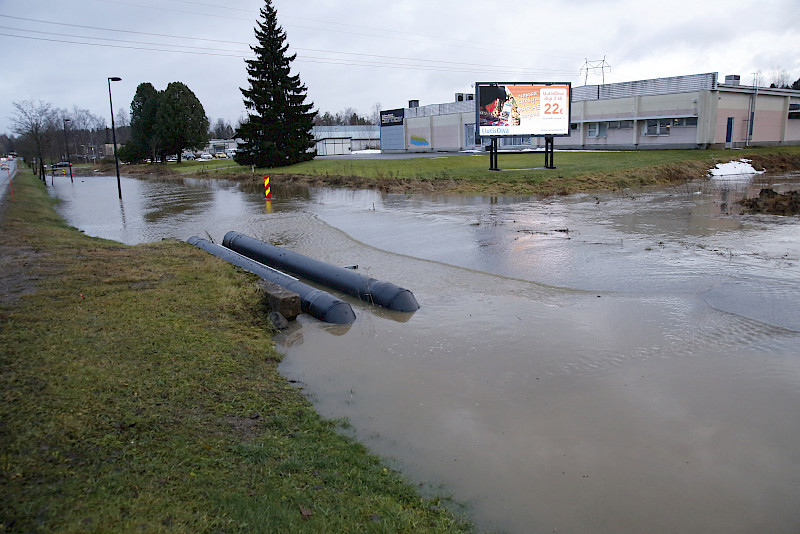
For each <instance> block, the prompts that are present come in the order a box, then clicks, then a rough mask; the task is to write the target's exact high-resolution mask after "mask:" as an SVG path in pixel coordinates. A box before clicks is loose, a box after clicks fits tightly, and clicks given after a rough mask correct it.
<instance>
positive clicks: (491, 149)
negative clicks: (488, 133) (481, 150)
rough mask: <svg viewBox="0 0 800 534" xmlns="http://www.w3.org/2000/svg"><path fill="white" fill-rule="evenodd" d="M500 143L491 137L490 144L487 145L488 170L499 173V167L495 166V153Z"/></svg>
mask: <svg viewBox="0 0 800 534" xmlns="http://www.w3.org/2000/svg"><path fill="white" fill-rule="evenodd" d="M499 145H500V143H499V142H498V140H497V137H492V140H491V144H490V145H489V170H490V171H499V170H500V167H498V166H497V153H498V152H499Z"/></svg>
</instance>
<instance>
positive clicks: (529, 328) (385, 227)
mask: <svg viewBox="0 0 800 534" xmlns="http://www.w3.org/2000/svg"><path fill="white" fill-rule="evenodd" d="M762 186H768V187H770V188H773V189H775V190H776V191H786V190H792V189H798V188H800V177H799V176H797V175H784V176H763V175H762V176H756V177H748V176H744V177H731V178H730V179H717V180H702V181H698V182H693V183H689V184H685V185H682V186H678V187H675V188H671V189H668V190H660V191H651V192H637V193H626V194H623V193H616V194H610V193H609V194H603V195H583V196H572V197H564V198H556V199H544V200H537V199H531V198H527V197H526V198H510V197H475V196H415V195H412V196H405V195H382V194H379V193H376V192H372V191H347V190H333V189H302V188H296V189H285V188H281V187H280V184H273V186H272V191H273V194H274V195H275V197H276V199H275V200H273V201H272V202H271V203H270V204H267V203H266V202H265V201H264V199H263V198H262V195H263V190H262V191H259V190H258V189H256V188H253V190H252V191H247V190H244V189H243V188H242V186H239V185H236V184H230V183H220V182H205V181H198V180H191V179H187V180H184V181H182V182H179V183H176V182H174V181H168V182H160V181H157V180H148V181H144V180H128V179H123V201H122V202H121V203H120V202H119V200H118V199H117V192H116V181H115V178H109V177H92V178H82V179H80V180H76V183H75V184H70V183H69V182H68V181H67V182H63V181H61V182H58V181H57V183H56V184H55V186H54V187H53V188H52V191H53V194H54V195H56V196H58V197H59V198H61V199H62V203H61V204H60V205H59V211H60V212H61V213H62V214H63V215H64V216H65V217H66V218H67V220H68V221H69V222H70V224H72V225H74V226H77V227H78V228H81V229H82V230H84V231H85V232H86V233H87V234H90V235H97V236H101V237H105V238H110V239H115V240H118V241H122V242H125V243H138V242H145V241H153V240H157V239H161V238H167V237H172V238H178V239H186V238H188V237H190V236H192V235H199V236H201V237H208V236H210V237H211V238H212V239H214V240H215V241H216V242H218V243H219V242H221V241H222V236H223V235H224V234H225V232H227V231H229V230H236V231H240V232H243V233H246V234H249V235H253V236H255V237H258V238H261V239H264V240H267V241H272V242H275V243H278V244H283V245H284V246H287V247H290V248H292V249H293V250H296V251H298V252H301V253H305V254H308V255H311V256H313V257H316V258H319V259H323V260H326V261H329V262H331V263H333V264H337V265H354V264H357V265H358V266H359V270H360V271H361V272H364V273H366V274H369V275H371V276H373V277H375V278H378V279H382V280H387V281H391V282H394V283H396V284H398V285H401V286H403V287H406V288H408V289H410V290H411V291H412V292H413V293H414V295H415V296H416V298H417V300H418V301H419V302H420V304H421V306H422V307H421V308H420V310H418V311H417V312H415V313H413V314H398V313H393V312H388V311H385V310H381V309H377V308H373V307H370V306H367V305H365V304H363V303H361V302H360V301H355V300H352V299H347V300H349V301H350V302H351V303H352V305H353V307H354V309H355V311H356V314H357V315H358V319H357V321H356V323H355V324H353V325H350V326H348V327H341V326H330V325H325V324H323V323H320V322H318V321H316V320H314V319H312V318H309V317H305V316H301V318H300V319H299V320H298V321H297V322H296V324H294V325H292V327H291V328H290V329H289V330H287V331H285V332H284V333H282V334H280V335H279V336H278V337H277V339H276V341H277V343H278V346H279V348H280V349H281V351H282V352H283V353H284V354H285V355H286V358H285V359H284V361H283V363H282V364H281V369H282V372H283V373H284V374H285V375H286V376H287V377H289V378H291V379H293V380H297V381H299V383H301V384H302V385H303V387H304V389H305V391H306V392H307V393H308V394H309V396H310V397H311V399H312V400H313V401H314V403H315V405H316V406H317V408H318V410H319V411H320V412H321V413H322V414H323V415H324V416H327V417H346V418H348V419H349V420H350V422H351V423H352V426H353V429H354V432H355V433H356V435H357V436H358V438H359V439H360V440H362V441H363V442H364V443H365V444H367V445H368V446H369V447H370V448H371V449H372V450H373V451H375V452H376V453H378V454H380V455H381V456H383V457H385V458H387V459H388V460H389V461H391V462H393V463H394V465H396V466H397V468H399V469H401V470H402V471H403V472H404V473H405V474H406V475H407V477H408V478H409V479H410V480H412V481H414V482H415V483H419V484H422V487H423V488H433V489H434V490H436V491H439V492H444V493H448V494H450V495H452V496H453V498H454V499H455V500H457V501H459V502H461V503H465V504H466V505H467V509H468V511H469V513H470V515H471V516H472V518H473V519H474V520H475V522H476V524H477V526H478V528H479V530H481V531H484V530H492V531H504V532H616V533H628V532H631V533H633V532H655V533H674V532H705V533H715V532H719V533H731V532H786V533H789V532H797V531H799V530H800V507H798V506H797V503H798V502H799V501H800V447H799V446H798V443H800V409H798V408H799V407H800V350H798V347H799V346H800V344H799V343H798V342H800V304H798V302H800V300H799V299H798V297H800V219H799V218H797V217H778V216H766V215H742V214H740V212H739V209H738V207H737V205H736V201H737V200H738V199H739V198H741V197H742V196H743V195H749V196H756V195H757V194H758V191H759V189H760V188H761V187H762ZM339 296H340V297H342V298H347V297H343V296H341V295H339Z"/></svg>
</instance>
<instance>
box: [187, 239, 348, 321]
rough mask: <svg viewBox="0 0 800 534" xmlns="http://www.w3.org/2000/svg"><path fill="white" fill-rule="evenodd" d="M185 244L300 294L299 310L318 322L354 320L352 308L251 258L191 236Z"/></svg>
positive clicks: (328, 294)
mask: <svg viewBox="0 0 800 534" xmlns="http://www.w3.org/2000/svg"><path fill="white" fill-rule="evenodd" d="M187 242H188V243H190V244H192V245H194V246H196V247H199V248H201V249H203V250H205V251H206V252H208V253H210V254H213V255H214V256H217V257H219V258H222V259H223V260H225V261H227V262H228V263H232V264H233V265H236V266H237V267H241V268H242V269H244V270H245V271H249V272H251V273H253V274H255V275H257V276H259V277H261V278H263V279H264V280H269V281H270V282H273V283H275V284H278V285H279V286H281V287H285V288H286V289H288V290H290V291H294V292H295V293H297V294H298V295H300V307H301V309H302V310H303V311H304V312H306V313H307V314H309V315H312V316H314V317H316V318H317V319H319V320H321V321H325V322H326V323H334V324H350V323H352V322H353V321H355V320H356V314H355V313H354V312H353V308H352V307H351V306H350V304H348V303H347V302H345V301H343V300H340V299H337V298H336V297H334V296H333V295H331V294H330V293H326V292H325V291H322V290H320V289H317V288H315V287H311V286H310V285H308V284H304V283H303V282H301V281H300V280H298V279H297V278H294V277H291V276H289V275H287V274H284V273H282V272H280V271H276V270H275V269H272V268H270V267H268V266H266V265H263V264H261V263H258V262H257V261H255V260H253V259H251V258H248V257H245V256H242V255H241V254H238V253H236V252H234V251H233V250H231V249H229V248H225V247H223V246H221V245H217V244H215V243H212V242H211V241H208V240H207V239H202V238H200V237H197V236H194V237H190V238H189V239H187Z"/></svg>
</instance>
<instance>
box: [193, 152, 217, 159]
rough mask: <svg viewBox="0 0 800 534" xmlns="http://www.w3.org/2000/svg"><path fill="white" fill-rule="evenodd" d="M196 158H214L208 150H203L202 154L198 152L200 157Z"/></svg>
mask: <svg viewBox="0 0 800 534" xmlns="http://www.w3.org/2000/svg"><path fill="white" fill-rule="evenodd" d="M197 159H214V156H212V155H211V154H209V153H208V152H204V153H203V154H200V157H199V158H197Z"/></svg>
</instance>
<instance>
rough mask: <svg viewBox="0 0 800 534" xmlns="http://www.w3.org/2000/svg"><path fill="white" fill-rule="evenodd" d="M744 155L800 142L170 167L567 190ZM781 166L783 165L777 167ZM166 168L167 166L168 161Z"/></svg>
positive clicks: (775, 151)
mask: <svg viewBox="0 0 800 534" xmlns="http://www.w3.org/2000/svg"><path fill="white" fill-rule="evenodd" d="M739 158H749V159H753V160H754V162H755V164H756V165H759V164H760V165H761V166H763V167H765V168H768V169H772V170H781V169H785V168H789V169H797V168H800V147H781V148H769V147H764V148H753V149H747V150H735V151H732V150H641V151H627V152H608V151H600V152H585V151H583V152H582V151H565V152H556V153H555V155H554V163H555V166H556V169H544V168H543V165H544V154H543V153H541V152H536V153H531V152H525V153H501V154H500V156H499V166H500V168H501V169H504V171H503V172H497V171H490V170H489V156H488V155H487V154H479V155H470V154H468V155H464V154H439V155H436V157H429V158H396V159H378V158H356V159H336V158H325V157H317V158H315V159H313V160H311V161H307V162H303V163H299V164H296V165H292V166H289V167H279V168H270V169H255V170H254V169H251V168H244V167H239V166H232V165H234V164H233V162H232V161H230V160H219V161H211V162H187V163H181V164H180V165H169V166H167V167H166V170H167V171H169V172H172V171H177V172H197V173H198V175H199V176H205V177H209V178H213V177H219V178H233V179H239V180H254V181H259V180H261V177H262V176H263V175H270V176H271V177H272V178H273V179H274V180H275V182H274V183H276V184H278V183H281V181H284V182H285V181H287V180H288V181H294V182H305V183H319V184H325V185H332V186H346V187H374V188H379V189H384V190H391V191H403V192H426V191H448V192H469V193H481V194H484V193H491V194H545V195H552V194H568V193H575V192H582V191H584V192H585V191H598V190H616V189H624V188H630V187H644V186H653V185H655V186H659V185H664V184H667V183H674V182H676V181H685V180H689V179H694V178H699V177H702V176H704V175H705V174H706V172H707V171H708V169H710V168H712V167H714V165H716V164H717V163H720V162H726V161H730V160H734V159H739ZM776 166H777V169H776ZM162 168H163V167H162Z"/></svg>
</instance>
